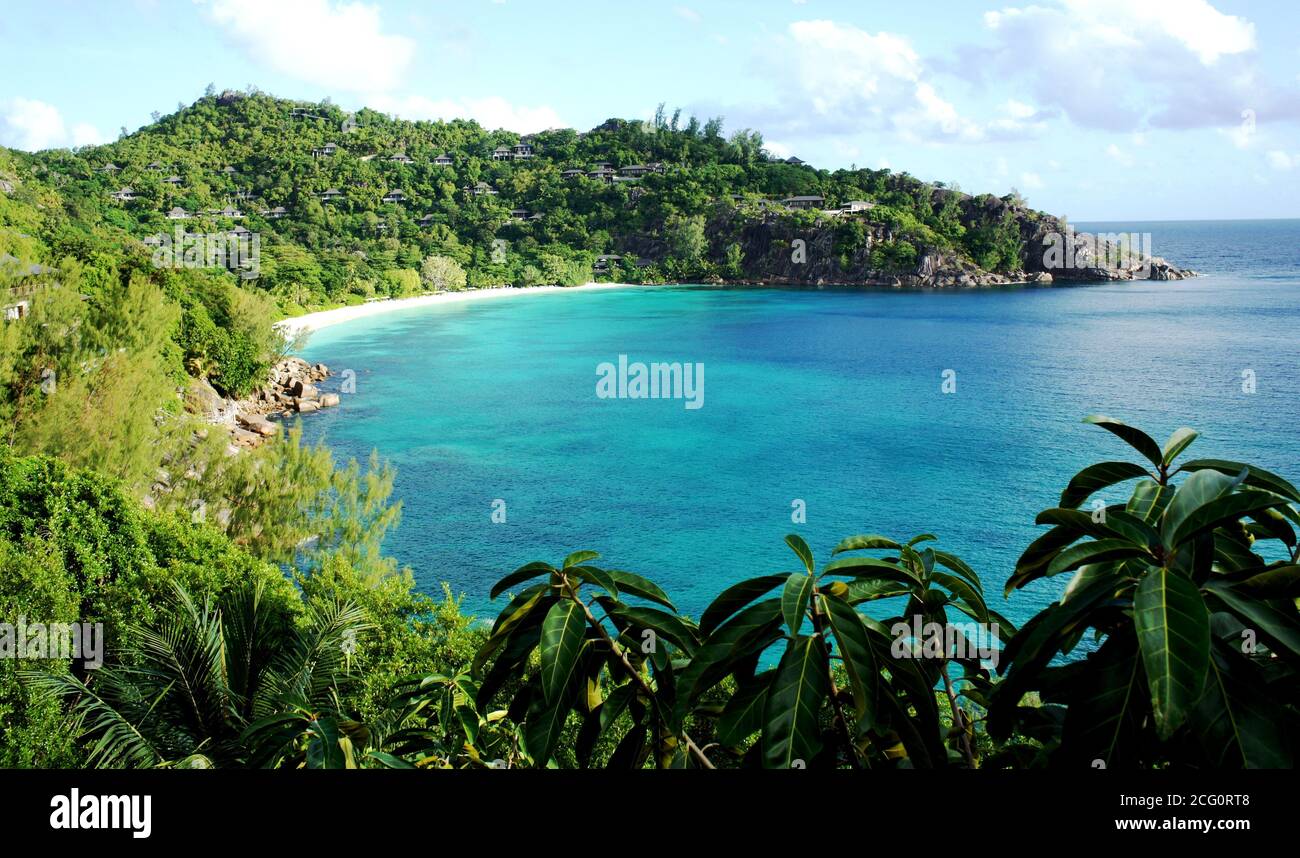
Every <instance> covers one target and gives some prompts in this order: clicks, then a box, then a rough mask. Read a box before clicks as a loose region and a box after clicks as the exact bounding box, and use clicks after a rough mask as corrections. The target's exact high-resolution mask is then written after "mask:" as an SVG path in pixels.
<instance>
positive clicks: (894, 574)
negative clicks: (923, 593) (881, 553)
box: [821, 557, 921, 587]
mask: <svg viewBox="0 0 1300 858" xmlns="http://www.w3.org/2000/svg"><path fill="white" fill-rule="evenodd" d="M834 575H847V576H850V577H853V578H883V579H885V580H887V581H897V582H899V583H902V584H909V585H912V584H914V585H916V586H918V587H919V586H920V585H921V579H920V578H918V577H917V576H916V574H915V573H914V572H912V570H911V569H908V568H907V567H905V566H903V565H901V564H898V563H894V562H893V561H890V560H880V559H877V558H875V557H843V558H841V559H839V560H832V561H831V562H830V563H827V564H826V565H825V566H824V567H822V574H821V577H823V578H828V577H831V576H834Z"/></svg>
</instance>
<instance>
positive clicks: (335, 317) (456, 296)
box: [275, 283, 628, 340]
mask: <svg viewBox="0 0 1300 858" xmlns="http://www.w3.org/2000/svg"><path fill="white" fill-rule="evenodd" d="M627 285H628V284H625V283H585V284H583V285H582V286H528V287H522V288H516V287H512V286H505V287H501V288H499V289H466V290H462V291H459V292H438V293H437V294H434V295H417V296H415V297H414V298H397V299H389V300H387V301H371V302H370V303H368V304H357V305H356V306H353V307H339V308H337V309H334V310H321V311H320V312H317V313H307V314H306V315H302V316H293V317H291V318H288V319H282V320H280V321H279V322H276V323H275V327H276V328H277V329H279V330H280V331H282V332H283V333H284V335H285V336H286V337H288V338H289V339H290V340H292V339H293V338H295V337H297V336H298V335H299V334H301V333H303V332H311V331H319V330H320V329H321V328H328V327H330V326H331V325H338V324H342V323H343V322H350V321H352V320H353V319H361V318H364V317H366V316H377V315H379V314H381V313H391V312H393V311H395V310H405V309H408V308H410V307H426V306H430V305H435V304H455V303H460V302H462V301H484V300H488V299H491V298H508V297H510V296H517V295H548V294H556V293H560V292H582V291H589V290H593V289H618V288H621V287H625V286H627Z"/></svg>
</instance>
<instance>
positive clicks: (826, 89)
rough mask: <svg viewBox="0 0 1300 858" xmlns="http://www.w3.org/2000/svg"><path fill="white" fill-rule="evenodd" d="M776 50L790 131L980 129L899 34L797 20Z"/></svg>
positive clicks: (959, 133)
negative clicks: (942, 92) (946, 95)
mask: <svg viewBox="0 0 1300 858" xmlns="http://www.w3.org/2000/svg"><path fill="white" fill-rule="evenodd" d="M772 56H773V57H777V58H780V59H782V60H784V62H785V63H786V64H787V65H785V66H778V67H776V68H775V72H776V73H777V74H778V75H780V77H781V78H782V80H783V81H784V83H785V85H786V87H787V93H786V97H785V99H784V103H783V104H782V107H781V112H782V114H783V117H784V123H785V126H786V127H787V128H790V129H792V130H795V131H805V132H806V131H807V130H809V129H811V128H815V129H816V130H817V131H818V133H836V132H839V133H846V132H852V131H856V130H860V129H862V128H880V129H890V130H893V131H896V132H898V133H900V134H902V135H903V136H904V138H906V139H910V140H928V139H967V140H971V139H979V138H980V137H982V135H983V132H982V130H981V129H980V128H979V127H978V126H977V125H976V124H975V123H973V122H971V121H970V120H968V119H966V118H965V117H963V116H962V115H961V114H960V113H959V112H958V111H957V109H956V107H955V106H954V105H953V104H952V103H951V102H949V101H947V100H946V99H945V98H944V97H943V96H942V95H940V93H939V91H938V90H937V89H936V88H935V86H934V84H933V83H931V82H930V81H929V80H928V79H927V74H926V69H925V68H924V64H923V63H922V61H921V58H920V56H919V55H918V54H917V52H916V51H915V50H914V49H913V48H912V45H911V43H910V42H908V40H907V39H905V38H903V37H902V36H897V35H894V34H892V33H886V32H880V33H869V32H867V31H866V30H862V29H859V28H857V27H855V26H853V25H851V24H839V23H836V22H835V21H827V20H814V21H796V22H794V23H792V24H791V25H790V26H789V28H788V30H787V33H786V37H785V39H784V40H783V44H782V45H781V46H780V49H779V50H778V51H776V52H775V53H774V54H773V55H772Z"/></svg>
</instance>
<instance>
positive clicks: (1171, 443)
mask: <svg viewBox="0 0 1300 858" xmlns="http://www.w3.org/2000/svg"><path fill="white" fill-rule="evenodd" d="M1198 436H1199V433H1197V431H1196V430H1195V429H1188V428H1187V427H1186V426H1184V427H1182V428H1181V429H1175V430H1174V434H1172V435H1170V436H1169V440H1168V441H1166V442H1165V446H1164V447H1162V448H1161V449H1160V453H1161V459H1162V460H1163V461H1164V463H1165V466H1166V467H1168V466H1169V465H1172V464H1173V462H1174V459H1177V458H1178V456H1179V454H1180V453H1182V452H1183V451H1184V450H1186V449H1187V447H1188V446H1189V445H1190V444H1191V443H1192V442H1193V441H1195V440H1196V439H1197V437H1198Z"/></svg>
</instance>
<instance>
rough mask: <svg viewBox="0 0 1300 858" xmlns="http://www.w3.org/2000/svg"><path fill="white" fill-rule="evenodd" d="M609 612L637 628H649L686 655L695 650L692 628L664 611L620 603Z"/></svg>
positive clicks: (696, 640) (697, 641) (695, 637)
mask: <svg viewBox="0 0 1300 858" xmlns="http://www.w3.org/2000/svg"><path fill="white" fill-rule="evenodd" d="M610 613H611V614H612V615H614V616H617V617H619V618H621V619H623V620H626V621H627V622H629V623H631V624H632V625H633V626H636V627H637V628H640V629H650V630H651V631H653V632H654V633H655V634H657V635H659V636H661V637H663V638H665V639H667V640H669V641H672V642H673V643H674V644H676V645H677V646H678V647H679V648H680V649H681V650H682V651H683V652H685V653H686V655H688V656H689V655H690V654H692V653H693V652H695V647H696V645H697V644H698V643H699V639H698V637H697V636H696V634H695V630H694V629H692V628H691V627H690V626H688V625H687V624H686V623H684V622H682V620H681V619H680V618H679V617H675V616H673V615H672V614H669V613H667V612H666V611H660V610H658V609H657V608H633V607H629V606H627V605H620V606H617V607H615V608H613V609H612V610H611V611H610Z"/></svg>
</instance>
